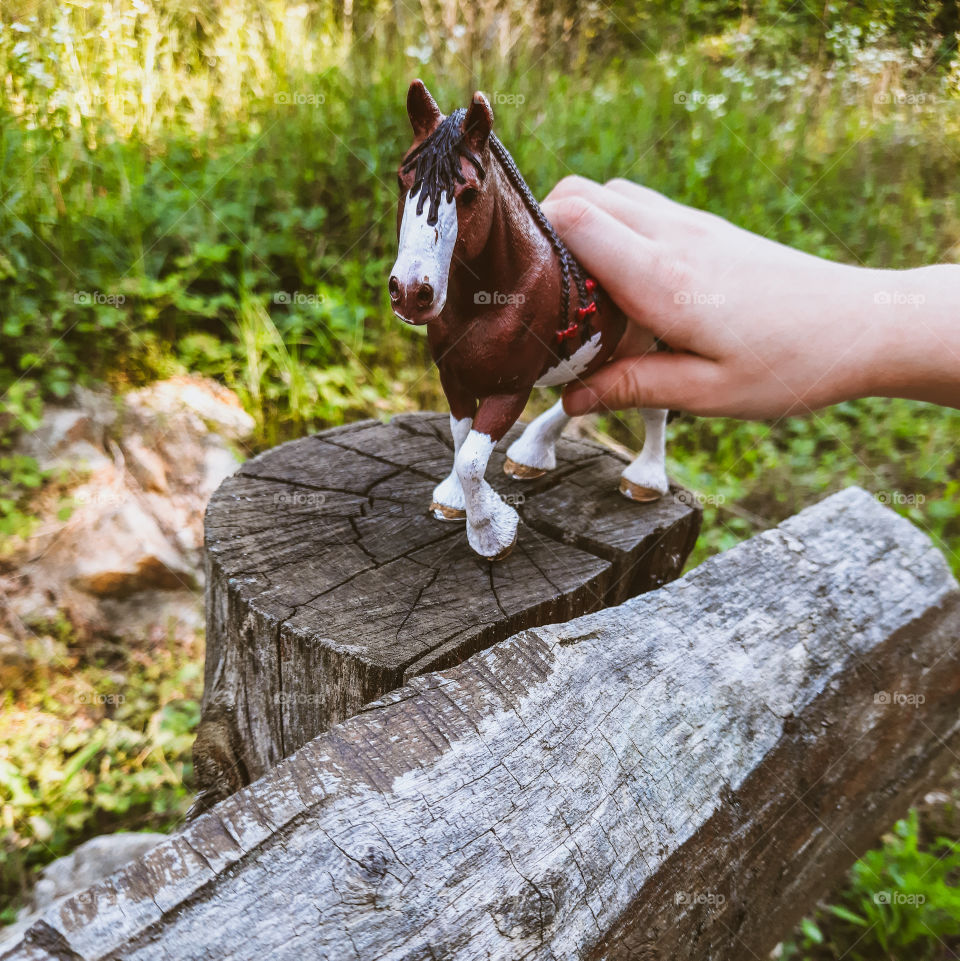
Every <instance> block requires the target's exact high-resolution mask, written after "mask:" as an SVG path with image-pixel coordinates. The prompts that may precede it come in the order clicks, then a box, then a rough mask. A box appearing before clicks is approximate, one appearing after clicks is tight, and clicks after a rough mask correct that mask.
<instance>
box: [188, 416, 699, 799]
mask: <svg viewBox="0 0 960 961" xmlns="http://www.w3.org/2000/svg"><path fill="white" fill-rule="evenodd" d="M520 429H521V427H520V426H519V425H518V426H517V427H515V428H514V430H513V431H511V433H510V434H509V435H508V437H507V438H506V439H505V440H504V441H503V442H502V443H501V444H499V445H498V450H497V452H496V453H495V454H494V456H493V458H492V459H491V463H490V468H489V470H488V478H489V479H490V481H491V483H492V484H493V485H494V486H495V487H496V488H497V489H498V490H499V491H500V492H501V493H502V495H503V496H504V497H505V498H506V499H508V500H509V501H510V503H512V504H514V506H516V508H517V510H518V511H519V513H520V515H521V518H522V523H521V526H520V530H519V534H518V539H517V544H516V547H515V548H514V550H513V553H512V554H511V555H510V556H509V557H508V558H506V559H505V560H503V561H499V562H497V563H491V562H489V561H486V560H484V559H482V558H480V557H478V556H477V555H475V554H474V553H473V552H472V551H471V550H470V548H469V546H468V544H467V539H466V534H465V531H464V527H463V524H462V523H444V522H441V521H437V520H436V519H434V518H433V517H432V516H430V515H429V514H428V507H429V504H430V495H431V492H432V490H433V487H434V486H435V485H436V484H437V483H438V482H439V481H440V480H442V479H443V478H444V477H445V476H446V475H447V473H449V471H450V469H451V465H452V458H453V443H452V440H451V437H450V430H449V418H448V416H447V415H446V414H417V415H404V416H398V417H395V418H394V419H393V420H392V421H391V422H390V423H389V424H382V423H379V422H377V421H365V422H362V423H358V424H352V425H350V426H347V427H343V428H337V429H335V430H329V431H326V432H324V433H321V434H317V435H315V436H312V437H306V438H303V439H301V440H297V441H292V442H291V443H287V444H283V445H281V446H280V447H277V448H274V449H273V450H270V451H267V452H266V453H264V454H261V455H259V456H258V457H255V458H253V459H252V460H250V461H248V462H247V463H246V464H245V465H244V466H243V467H242V468H241V469H240V471H239V472H238V473H237V474H236V475H234V476H233V477H231V478H228V479H227V480H226V481H225V482H224V483H223V485H222V486H221V487H220V489H219V490H218V491H217V492H216V494H215V495H214V496H213V498H212V499H211V501H210V504H209V506H208V508H207V514H206V527H205V530H206V545H205V546H206V573H207V653H206V669H205V685H204V696H203V713H202V721H201V725H200V729H199V732H198V736H197V741H196V745H195V748H194V759H195V769H196V776H197V782H198V787H199V790H200V795H199V797H198V804H197V806H196V808H195V812H194V813H197V812H199V811H200V810H203V809H204V808H206V807H207V806H209V805H210V804H212V803H214V802H215V801H217V800H219V799H221V798H223V797H226V796H227V795H229V794H231V793H232V792H233V791H235V790H237V789H238V788H240V787H241V786H243V785H245V784H249V783H251V782H252V781H254V780H256V779H257V778H258V777H260V776H261V775H262V774H264V773H265V772H266V771H268V770H270V769H271V768H272V767H274V766H275V765H276V764H277V762H278V761H280V760H281V759H282V758H284V757H287V756H288V755H290V754H291V753H292V752H293V751H295V750H296V749H297V748H299V747H300V746H301V745H303V744H305V743H306V742H307V741H309V740H311V739H312V738H313V737H315V736H316V735H317V734H319V733H320V732H321V731H325V730H326V729H327V728H329V727H330V725H332V724H334V723H336V722H338V721H341V720H343V719H345V718H347V717H349V716H351V715H353V714H355V713H356V712H357V711H359V710H360V708H361V707H362V706H363V705H364V704H366V703H368V702H370V701H373V700H375V699H376V698H378V697H380V696H382V695H383V694H385V693H386V692H388V691H390V690H393V689H395V688H398V687H400V686H401V685H402V684H404V683H405V682H406V681H407V680H408V679H409V678H411V677H414V676H416V675H418V674H423V673H425V672H427V671H434V670H438V669H441V668H445V667H450V666H452V665H455V664H458V663H460V662H461V661H463V660H464V658H466V657H469V656H470V655H471V654H474V653H475V652H477V651H479V650H482V649H483V648H486V647H489V646H490V645H491V644H494V643H496V642H497V641H501V640H503V639H504V638H506V637H509V636H510V635H511V634H514V633H516V632H517V631H519V630H522V629H524V628H528V627H534V626H537V625H541V624H548V623H553V622H558V621H566V620H569V619H570V618H572V617H575V616H577V615H580V614H585V613H588V612H590V611H595V610H598V609H600V608H603V607H607V606H609V605H613V604H618V603H620V602H621V601H623V600H625V599H626V598H628V597H632V596H634V595H637V594H640V593H642V592H644V591H648V590H651V589H652V588H655V587H658V586H660V585H662V584H664V583H666V582H667V581H670V580H673V579H674V578H676V577H677V576H678V575H679V574H680V572H681V570H682V568H683V565H684V562H685V560H686V558H687V555H688V554H689V552H690V550H691V549H692V547H693V545H694V542H695V540H696V537H697V533H698V531H699V528H700V519H701V511H700V510H699V508H698V507H697V506H696V503H695V501H694V499H693V498H692V497H691V496H690V495H689V494H688V493H687V492H686V491H683V490H680V489H678V488H673V489H672V490H671V493H670V494H668V495H667V496H666V497H664V498H662V499H661V500H660V501H657V502H655V503H652V504H635V503H631V502H630V501H627V500H626V499H624V498H623V497H622V496H621V495H620V494H619V493H618V492H617V483H618V479H619V475H620V472H621V471H622V470H623V463H624V462H623V461H621V460H620V459H619V458H618V457H617V456H616V455H615V454H613V453H611V452H610V451H609V450H607V449H605V448H603V447H601V446H599V445H597V444H593V443H590V442H585V441H582V440H575V439H564V440H562V441H561V442H560V444H559V445H558V450H557V459H558V466H557V468H556V470H554V471H552V472H550V473H549V474H548V475H546V476H544V477H542V478H540V479H538V480H535V481H528V482H517V481H513V480H510V479H509V478H507V477H506V476H505V475H504V474H503V472H502V466H503V460H504V454H503V451H504V450H506V448H507V446H509V443H510V442H511V441H512V440H513V438H514V437H515V436H516V435H517V433H518V432H519V431H520Z"/></svg>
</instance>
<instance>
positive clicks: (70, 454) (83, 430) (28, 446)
mask: <svg viewBox="0 0 960 961" xmlns="http://www.w3.org/2000/svg"><path fill="white" fill-rule="evenodd" d="M104 427H105V425H103V424H101V423H98V422H97V421H95V420H94V419H93V417H91V415H90V413H89V412H88V411H86V410H83V409H81V408H68V407H50V408H48V409H47V410H46V411H45V412H44V416H43V421H42V422H41V424H40V427H39V428H37V430H35V431H33V433H31V434H29V435H27V436H26V437H25V438H24V439H23V442H22V443H21V445H20V449H19V452H20V453H22V454H26V455H27V456H29V457H33V458H34V459H35V460H36V462H37V464H39V466H40V467H41V468H42V469H43V470H51V471H55V472H59V471H66V472H67V473H68V475H74V474H76V473H77V472H78V471H83V472H96V471H98V470H100V469H101V468H103V467H108V466H110V465H111V464H112V459H111V458H110V457H109V456H107V454H106V452H105V450H104Z"/></svg>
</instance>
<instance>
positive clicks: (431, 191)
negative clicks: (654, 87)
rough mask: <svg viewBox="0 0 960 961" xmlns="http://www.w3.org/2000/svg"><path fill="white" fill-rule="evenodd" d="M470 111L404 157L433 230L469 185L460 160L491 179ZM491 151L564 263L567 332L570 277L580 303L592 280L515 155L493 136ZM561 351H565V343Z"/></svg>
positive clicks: (414, 190) (451, 119)
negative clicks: (466, 126)
mask: <svg viewBox="0 0 960 961" xmlns="http://www.w3.org/2000/svg"><path fill="white" fill-rule="evenodd" d="M466 113H467V111H466V109H465V108H463V107H461V108H460V109H459V110H454V111H453V113H451V114H450V116H449V117H446V118H445V119H444V120H443V122H442V123H441V124H440V126H439V127H437V129H436V130H434V132H433V133H432V134H430V136H429V137H428V138H427V139H426V140H424V141H423V143H421V144H420V145H419V146H418V147H416V148H415V149H413V150H411V151H410V153H409V154H407V156H406V157H405V158H404V161H403V168H402V169H403V171H404V172H407V171H409V170H410V169H412V168H414V166H415V167H416V176H415V179H414V183H413V187H412V188H411V190H410V197H411V198H412V197H416V196H417V194H419V195H420V196H419V199H418V201H417V215H418V216H419V215H420V214H422V213H423V207H424V204H425V203H427V201H429V203H430V209H429V211H428V213H427V223H428V224H430V225H431V226H432V225H434V224H436V222H437V220H438V217H439V212H440V200H441V198H442V196H443V194H446V195H447V202H448V203H449V202H450V201H452V200H453V192H454V189H455V187H456V184H457V183H465V182H466V181H465V178H464V176H463V172H462V171H461V170H460V158H461V157H466V158H467V160H469V161H470V163H472V164H473V165H474V167H476V168H477V172H478V173H479V174H480V179H481V180H483V179H484V178H485V177H486V171H485V170H484V169H483V165H482V164H481V163H480V159H479V157H477V156H476V155H475V154H474V153H473V152H472V151H471V150H470V149H469V148H468V147H467V145H466V143H465V142H464V136H463V129H462V126H463V118H464V117H465V116H466ZM490 151H491V153H492V154H493V155H494V157H496V158H497V160H499V161H500V165H501V166H502V167H503V171H504V173H505V174H506V175H507V179H508V180H509V181H510V183H511V184H512V185H513V188H514V190H516V191H517V193H518V194H519V195H520V198H521V199H522V200H523V204H524V206H525V207H526V208H527V210H528V211H529V213H530V216H531V217H533V219H534V221H535V222H536V224H537V226H538V227H539V228H540V230H541V231H542V232H543V234H544V235H545V236H546V238H547V239H548V240H549V241H550V246H551V247H553V250H554V252H555V253H556V255H557V259H558V260H559V261H560V278H561V293H562V298H561V311H562V313H561V315H560V320H561V324H560V326H561V327H565V326H566V324H567V319H568V318H569V315H570V277H571V276H572V277H573V280H574V283H575V284H576V287H577V297H578V300H579V303H580V304H581V305H584V304H586V303H587V302H588V299H589V298H588V294H587V287H586V277H585V275H584V273H583V269H582V268H581V267H580V264H578V263H577V261H576V258H575V257H574V256H573V254H571V253H570V250H569V249H568V248H567V245H566V244H565V243H564V242H563V241H562V240H561V239H560V238H559V237H558V236H557V232H556V231H555V230H554V229H553V226H552V225H551V223H550V221H549V220H547V218H546V215H545V214H544V212H543V211H542V210H541V209H540V204H538V203H537V201H536V199H535V198H534V196H533V194H532V193H531V191H530V188H529V187H528V186H527V183H526V181H525V180H524V179H523V176H522V174H521V173H520V171H519V170H518V169H517V165H516V164H515V163H514V160H513V157H511V156H510V154H509V152H508V151H507V148H506V147H504V145H503V144H502V143H501V142H500V140H499V139H498V138H497V136H496V134H493V133H491V134H490ZM589 326H590V325H589V324H584V325H583V330H582V332H581V340H585V339H586V334H587V331H588V330H589ZM561 352H564V349H563V344H562V343H561Z"/></svg>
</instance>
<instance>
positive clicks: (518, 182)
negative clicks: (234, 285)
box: [389, 81, 667, 559]
mask: <svg viewBox="0 0 960 961" xmlns="http://www.w3.org/2000/svg"><path fill="white" fill-rule="evenodd" d="M407 109H408V114H409V115H410V121H411V124H412V126H413V129H414V135H415V140H414V144H413V146H412V147H411V150H410V151H408V153H407V155H406V157H405V158H404V162H403V163H402V164H401V168H400V172H399V180H400V188H401V198H400V203H399V206H398V234H399V239H400V252H399V254H398V257H397V262H396V264H395V265H394V269H393V271H392V272H391V277H390V285H389V286H390V297H391V303H392V306H393V309H394V312H395V313H396V314H397V315H398V316H399V317H400V319H401V320H403V321H405V322H406V323H411V324H417V323H426V324H427V336H428V341H429V345H430V350H431V354H432V356H433V359H434V362H435V363H436V365H437V368H438V370H439V373H440V381H441V384H442V386H443V390H444V393H445V394H446V397H447V400H448V402H449V404H450V412H451V416H450V423H451V432H452V434H453V439H454V446H455V456H454V466H453V470H452V471H451V473H450V475H449V476H448V477H447V478H446V479H445V480H444V481H443V482H442V483H441V484H439V485H438V486H437V488H436V489H435V490H434V493H433V501H432V503H431V510H432V511H433V513H434V515H435V516H436V517H437V518H438V519H440V520H462V519H464V518H466V521H467V536H468V539H469V542H470V545H471V547H473V549H474V550H475V551H477V553H479V554H481V555H482V556H484V557H488V558H491V559H498V558H500V557H503V556H506V554H507V553H509V551H510V549H511V548H512V547H513V543H514V541H515V538H516V529H517V523H518V517H517V514H516V511H514V510H513V508H512V507H510V506H509V505H507V504H505V503H504V502H503V500H502V499H501V498H500V497H499V495H497V494H496V492H495V491H494V490H493V488H492V487H490V485H489V484H488V483H487V482H486V480H485V479H484V474H485V472H486V467H487V461H488V459H489V457H490V454H491V452H492V451H493V448H494V446H495V445H496V443H497V442H498V441H499V440H501V439H502V438H503V436H504V435H505V434H506V432H507V431H508V430H509V429H510V427H511V426H512V425H513V424H514V423H515V421H516V420H517V419H518V418H519V416H520V415H521V414H522V412H523V409H524V407H525V406H526V403H527V400H528V398H529V395H530V392H531V390H532V389H533V387H534V386H536V385H539V386H559V385H562V384H565V383H568V382H569V381H571V380H573V379H575V378H577V377H586V376H589V375H590V374H591V373H593V371H594V370H596V369H597V368H598V367H600V366H601V365H602V364H603V363H605V362H606V361H607V360H608V359H609V357H610V356H611V355H612V353H613V351H614V350H615V349H616V346H617V344H618V343H619V341H620V338H621V337H622V335H623V332H624V329H625V326H626V319H625V317H624V316H623V314H622V312H621V311H620V310H619V309H618V308H617V306H616V305H615V304H614V303H613V301H612V300H610V298H609V297H607V296H606V295H605V294H604V293H603V291H601V290H600V289H599V288H598V287H597V286H596V285H595V284H594V283H593V282H592V281H590V280H586V279H584V278H583V275H582V273H581V272H580V268H579V265H577V264H576V262H575V261H573V259H572V257H571V256H570V254H569V252H568V251H567V250H566V248H565V247H564V246H563V245H562V243H561V242H560V241H559V238H557V237H556V235H555V234H554V233H553V231H552V228H550V226H549V224H547V223H546V220H545V218H543V215H542V213H540V211H539V207H537V205H536V201H534V200H533V198H532V196H531V195H530V194H529V191H528V190H527V188H526V185H525V184H524V183H523V181H522V178H521V177H520V175H519V172H518V171H517V170H516V167H515V166H514V165H513V161H512V160H511V159H510V157H509V154H507V153H506V150H505V148H503V146H502V144H500V143H499V141H497V140H496V138H495V137H494V135H493V134H492V124H493V114H492V111H491V110H490V107H489V104H487V102H486V100H485V98H484V97H483V95H482V94H476V95H475V96H474V98H473V102H472V103H471V106H470V108H469V110H467V111H462V110H461V111H457V112H456V114H453V115H451V116H450V117H449V118H444V117H443V115H442V114H441V113H440V111H439V108H437V106H436V103H435V102H434V101H433V98H432V97H431V96H430V94H429V93H428V92H427V91H426V88H425V87H424V86H423V84H422V83H420V81H414V83H413V84H412V85H411V87H410V92H409V94H408V98H407ZM414 163H415V164H416V168H415V172H414V170H413V165H414ZM571 276H572V277H573V279H574V281H575V284H574V285H573V286H572V287H571V285H570V279H571ZM644 419H645V422H646V423H647V437H646V440H645V443H644V449H643V452H642V453H641V455H640V457H638V458H637V460H636V461H634V463H633V464H631V465H630V467H628V468H627V469H626V470H625V471H624V475H623V478H622V480H621V491H622V492H623V493H624V494H625V495H626V496H628V497H632V498H633V499H637V500H649V499H652V498H654V497H659V496H660V495H661V494H663V493H665V492H666V490H667V481H666V474H665V472H664V467H663V448H664V437H663V427H664V425H665V422H666V412H665V411H645V412H644ZM568 421H569V418H568V417H567V415H566V414H565V413H564V412H563V408H562V405H561V404H560V402H557V404H555V405H554V406H553V407H552V408H551V409H550V410H549V411H547V412H546V413H545V414H543V415H541V416H540V417H538V418H536V419H535V420H534V421H533V422H532V423H531V424H530V425H529V426H528V427H527V429H526V430H525V432H524V434H523V435H522V436H521V437H520V438H519V439H518V440H517V441H515V442H514V443H513V444H512V445H511V447H510V449H509V450H508V452H507V462H506V465H505V469H506V471H507V473H509V474H511V475H512V476H514V477H517V478H520V479H526V478H532V477H537V476H540V475H541V474H543V473H544V472H545V471H547V470H550V469H552V468H553V467H554V466H555V464H556V460H555V454H554V447H555V444H556V441H557V439H558V438H559V436H560V433H561V432H562V430H563V428H564V427H565V426H566V424H567V422H568Z"/></svg>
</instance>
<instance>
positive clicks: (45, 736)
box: [0, 621, 203, 922]
mask: <svg viewBox="0 0 960 961" xmlns="http://www.w3.org/2000/svg"><path fill="white" fill-rule="evenodd" d="M30 627H31V632H32V634H33V636H34V638H35V641H34V643H35V646H36V647H37V650H35V651H34V652H33V654H34V655H35V656H36V657H37V658H38V660H37V662H36V665H35V667H34V668H33V670H31V671H29V672H26V673H19V672H14V671H13V670H9V669H8V670H7V671H6V672H5V674H4V676H3V678H2V681H3V695H2V697H0V824H2V829H3V832H2V840H0V921H6V922H10V921H12V920H13V919H14V913H15V909H16V907H17V906H18V905H19V904H20V903H21V902H22V899H23V896H24V893H25V892H26V891H27V890H28V889H29V887H30V884H31V875H32V873H33V872H34V871H35V870H37V869H39V868H40V867H42V866H43V865H44V864H47V863H48V862H50V861H52V860H53V859H54V858H57V857H61V856H62V855H64V854H68V853H69V852H70V851H71V850H73V848H75V847H76V846H77V845H78V844H79V843H81V842H82V841H84V840H86V839H87V838H90V837H93V836H94V835H97V834H101V833H104V832H109V831H116V830H120V829H123V830H131V831H136V830H155V831H166V830H169V829H171V828H172V827H174V826H175V825H176V824H177V823H178V822H179V821H180V820H181V819H182V817H183V815H184V814H185V813H186V810H187V808H188V807H189V805H190V803H191V801H192V799H193V791H192V779H193V765H192V761H191V759H190V749H191V746H192V744H193V737H194V732H195V728H196V725H197V722H198V721H199V716H200V697H201V694H202V693H203V646H202V643H200V642H199V641H198V640H195V641H192V642H190V643H184V642H183V641H182V640H180V641H178V640H176V639H174V638H173V637H168V638H165V639H163V640H161V641H159V642H156V643H152V644H144V643H143V642H141V643H140V644H139V645H138V646H137V647H136V648H135V649H127V648H126V647H123V646H120V645H101V646H100V647H99V648H98V649H95V650H86V651H84V652H82V653H81V652H80V650H79V649H78V648H77V647H76V645H75V643H74V639H73V635H72V631H71V629H70V626H69V624H67V623H66V622H65V621H60V622H57V623H51V624H34V625H30Z"/></svg>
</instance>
